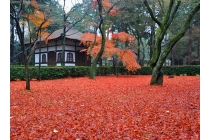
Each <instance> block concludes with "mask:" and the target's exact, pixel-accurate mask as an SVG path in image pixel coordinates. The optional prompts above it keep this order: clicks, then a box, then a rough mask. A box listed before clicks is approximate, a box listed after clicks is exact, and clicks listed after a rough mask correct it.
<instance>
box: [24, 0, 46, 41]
mask: <svg viewBox="0 0 210 140" xmlns="http://www.w3.org/2000/svg"><path fill="white" fill-rule="evenodd" d="M31 5H32V7H33V14H23V15H22V16H23V17H24V18H27V19H29V21H30V22H31V23H32V24H33V25H34V26H35V27H36V28H39V27H40V26H41V28H42V29H43V30H42V31H41V32H38V33H39V36H42V37H47V36H48V35H49V33H48V32H47V31H46V28H47V27H48V26H49V25H50V22H49V21H48V18H47V15H46V14H45V13H44V12H42V11H40V10H39V6H38V5H37V3H36V0H32V1H31ZM46 43H48V40H46Z"/></svg>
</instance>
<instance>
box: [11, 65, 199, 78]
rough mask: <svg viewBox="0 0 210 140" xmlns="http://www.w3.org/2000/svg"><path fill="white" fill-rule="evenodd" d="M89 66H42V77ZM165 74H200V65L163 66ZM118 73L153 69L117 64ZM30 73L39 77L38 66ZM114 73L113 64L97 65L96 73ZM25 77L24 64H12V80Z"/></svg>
mask: <svg viewBox="0 0 210 140" xmlns="http://www.w3.org/2000/svg"><path fill="white" fill-rule="evenodd" d="M89 68H90V67H89V66H61V67H60V66H59V67H57V66H54V67H46V66H42V67H40V78H41V79H46V80H47V79H59V78H64V77H78V76H87V75H89ZM162 70H163V73H164V74H165V75H193V76H195V75H200V66H171V67H163V69H162ZM116 72H117V74H121V75H151V74H152V69H151V68H150V67H142V68H141V69H138V70H137V71H136V72H129V71H128V70H127V69H126V68H125V67H123V66H116ZM29 73H30V78H31V79H37V77H38V67H36V66H30V67H29ZM113 73H114V69H113V67H112V66H100V67H97V70H96V75H110V74H113ZM15 79H21V80H24V79H25V68H24V66H10V80H15Z"/></svg>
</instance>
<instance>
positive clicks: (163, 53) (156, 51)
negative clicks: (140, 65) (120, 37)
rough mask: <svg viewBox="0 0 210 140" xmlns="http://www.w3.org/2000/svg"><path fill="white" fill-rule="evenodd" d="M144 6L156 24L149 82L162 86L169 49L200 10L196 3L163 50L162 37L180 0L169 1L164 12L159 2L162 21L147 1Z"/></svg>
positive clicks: (145, 0) (162, 5)
mask: <svg viewBox="0 0 210 140" xmlns="http://www.w3.org/2000/svg"><path fill="white" fill-rule="evenodd" d="M144 4H145V6H146V7H147V9H148V11H149V14H150V16H151V18H152V19H153V20H154V21H155V22H156V24H157V25H158V28H157V31H156V35H155V36H156V37H155V44H154V47H153V54H152V58H151V60H150V63H149V65H150V67H151V68H152V78H151V81H150V85H162V84H163V72H162V66H163V63H164V62H165V60H166V58H167V56H168V54H169V53H170V51H171V49H172V48H173V47H174V45H175V44H176V43H177V42H178V41H179V40H180V39H181V38H182V37H183V36H184V34H185V32H186V31H187V30H188V29H189V28H190V22H191V20H192V19H193V17H194V15H195V13H196V12H197V11H199V9H200V2H197V3H196V4H195V7H194V8H193V9H192V10H191V11H190V12H189V13H188V15H187V17H186V20H185V21H184V24H183V26H182V27H181V29H180V30H179V31H178V32H177V33H176V34H174V35H173V36H172V37H171V39H170V40H169V41H168V42H167V44H165V45H164V49H163V50H161V49H162V42H163V39H164V36H165V35H166V33H167V29H168V28H169V27H170V25H171V24H172V22H173V20H174V18H175V15H176V13H177V10H178V8H179V6H180V4H181V0H177V1H176V0H170V3H169V5H168V8H167V9H166V10H165V7H164V2H163V1H162V3H161V2H160V6H161V10H162V11H161V12H162V13H163V14H162V20H161V21H160V20H159V19H158V18H157V17H156V16H155V14H154V11H152V9H151V7H150V6H149V3H148V1H147V0H144Z"/></svg>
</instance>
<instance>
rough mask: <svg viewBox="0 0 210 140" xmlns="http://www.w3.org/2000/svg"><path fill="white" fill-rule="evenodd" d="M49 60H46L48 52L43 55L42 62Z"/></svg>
mask: <svg viewBox="0 0 210 140" xmlns="http://www.w3.org/2000/svg"><path fill="white" fill-rule="evenodd" d="M46 62H47V61H46V54H43V55H42V63H46Z"/></svg>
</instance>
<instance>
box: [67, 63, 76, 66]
mask: <svg viewBox="0 0 210 140" xmlns="http://www.w3.org/2000/svg"><path fill="white" fill-rule="evenodd" d="M65 66H75V64H72V63H65Z"/></svg>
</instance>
